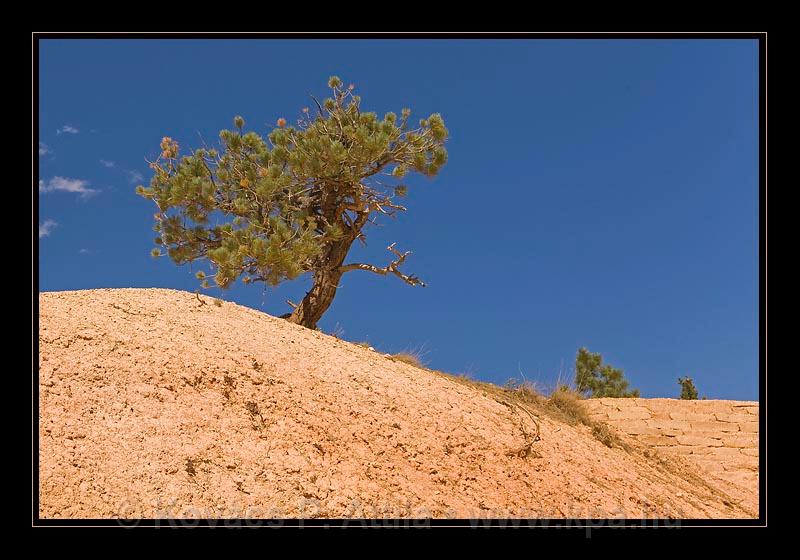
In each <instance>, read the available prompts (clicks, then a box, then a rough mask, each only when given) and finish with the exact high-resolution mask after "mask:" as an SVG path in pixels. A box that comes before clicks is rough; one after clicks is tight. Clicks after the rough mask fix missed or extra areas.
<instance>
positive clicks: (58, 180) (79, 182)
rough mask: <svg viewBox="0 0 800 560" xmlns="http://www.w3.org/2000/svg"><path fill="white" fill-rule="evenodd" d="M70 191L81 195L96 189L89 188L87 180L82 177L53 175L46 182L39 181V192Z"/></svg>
mask: <svg viewBox="0 0 800 560" xmlns="http://www.w3.org/2000/svg"><path fill="white" fill-rule="evenodd" d="M55 191H61V192H70V193H77V194H79V195H81V196H84V197H85V196H91V195H93V194H94V193H96V192H98V191H97V189H90V188H89V181H84V180H83V179H68V178H66V177H53V178H52V179H50V180H49V181H48V182H46V183H45V182H44V181H39V192H42V193H48V192H55Z"/></svg>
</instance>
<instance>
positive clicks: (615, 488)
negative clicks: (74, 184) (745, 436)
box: [39, 289, 758, 518]
mask: <svg viewBox="0 0 800 560" xmlns="http://www.w3.org/2000/svg"><path fill="white" fill-rule="evenodd" d="M206 301H208V305H200V304H199V302H198V301H197V300H196V299H195V296H194V294H191V293H186V292H179V291H174V290H162V289H115V290H87V291H79V292H58V293H43V294H40V296H39V306H40V330H39V350H40V355H39V365H40V368H39V389H40V400H39V404H40V424H39V459H40V466H39V474H40V514H41V516H42V517H43V518H108V517H129V518H130V517H145V518H153V517H215V518H219V517H251V518H263V517H305V518H311V517H318V518H319V517H321V518H341V517H417V518H418V517H435V518H447V517H456V518H465V517H470V518H477V517H482V518H487V517H526V518H529V517H548V518H553V517H559V518H560V517H595V518H598V517H632V518H643V517H644V518H654V517H678V518H741V517H757V515H758V513H757V507H758V496H757V494H756V492H755V489H751V490H749V489H746V488H740V487H737V486H734V485H732V484H729V483H727V482H725V481H721V480H718V479H714V478H711V477H709V475H706V474H703V473H701V472H700V471H698V470H696V469H695V468H694V467H692V466H690V465H689V464H688V463H684V462H680V460H677V459H676V460H670V461H675V462H663V461H661V460H659V459H658V458H657V457H656V458H647V457H645V456H644V455H643V454H641V453H639V452H638V451H637V452H632V453H629V452H627V451H624V450H622V449H610V448H608V447H605V446H604V445H603V444H601V443H600V442H598V441H597V440H596V439H595V438H594V437H592V436H591V434H589V431H588V428H585V427H583V426H578V427H573V426H569V425H566V424H563V423H561V422H557V421H555V420H552V419H549V418H546V417H545V418H541V419H540V422H541V441H538V442H536V443H535V444H534V445H533V449H534V450H535V451H536V453H535V454H534V456H531V457H525V458H521V457H518V456H513V454H511V452H513V451H514V450H517V449H519V448H520V447H522V446H523V445H524V443H525V439H524V435H523V430H525V431H526V432H527V433H530V432H531V430H532V426H531V421H530V419H528V418H526V417H523V416H524V415H522V414H521V413H520V412H519V411H517V410H514V409H512V408H509V407H507V406H505V405H503V404H501V403H499V402H497V401H496V400H494V399H493V398H492V397H491V396H489V395H487V394H486V393H485V392H483V391H481V390H480V389H477V388H474V387H472V386H468V385H465V384H463V383H459V382H456V381H454V380H451V379H449V378H447V377H446V376H442V375H440V374H435V373H432V372H429V371H426V370H422V369H418V368H415V367H412V366H409V365H406V364H403V363H400V362H395V361H393V360H391V359H389V358H386V357H384V356H383V355H382V354H379V353H376V352H373V351H369V350H368V349H365V348H362V347H359V346H357V345H355V344H351V343H348V342H345V341H341V340H338V339H336V338H334V337H331V336H328V335H325V334H323V333H320V332H315V331H310V330H308V329H304V328H302V327H299V326H296V325H292V324H289V323H287V322H286V321H284V320H281V319H277V318H275V317H271V316H269V315H266V314H264V313H261V312H258V311H255V310H252V309H248V308H245V307H241V306H238V305H235V304H232V303H224V304H223V305H222V307H216V306H215V305H213V304H212V303H211V301H212V300H211V299H209V298H206ZM476 320H478V318H476ZM535 455H538V457H537V456H535Z"/></svg>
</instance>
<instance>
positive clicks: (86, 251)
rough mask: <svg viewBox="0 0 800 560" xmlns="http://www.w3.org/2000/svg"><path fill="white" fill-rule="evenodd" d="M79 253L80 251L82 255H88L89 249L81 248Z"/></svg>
mask: <svg viewBox="0 0 800 560" xmlns="http://www.w3.org/2000/svg"><path fill="white" fill-rule="evenodd" d="M78 253H80V254H81V255H88V254H89V249H81V250H80V251H78Z"/></svg>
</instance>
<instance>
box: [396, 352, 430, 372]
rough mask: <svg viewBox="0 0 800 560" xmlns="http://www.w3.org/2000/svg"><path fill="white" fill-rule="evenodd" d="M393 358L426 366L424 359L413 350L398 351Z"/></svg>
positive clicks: (416, 365)
mask: <svg viewBox="0 0 800 560" xmlns="http://www.w3.org/2000/svg"><path fill="white" fill-rule="evenodd" d="M392 358H394V359H395V360H397V361H398V362H403V363H404V364H408V365H411V366H414V367H418V368H424V367H425V366H424V365H423V364H422V361H421V360H420V359H419V356H417V355H416V354H412V353H411V352H398V353H397V354H394V355H392Z"/></svg>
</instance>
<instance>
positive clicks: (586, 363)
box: [575, 348, 639, 397]
mask: <svg viewBox="0 0 800 560" xmlns="http://www.w3.org/2000/svg"><path fill="white" fill-rule="evenodd" d="M575 386H576V387H577V388H578V391H579V392H580V393H581V394H583V395H585V396H588V397H638V396H639V390H638V389H633V390H629V389H628V380H627V379H625V375H624V374H623V372H622V370H621V369H617V368H614V367H611V366H610V365H608V364H603V357H602V356H601V355H600V354H596V353H592V352H589V350H587V349H586V348H581V349H579V350H578V355H577V356H576V357H575Z"/></svg>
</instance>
